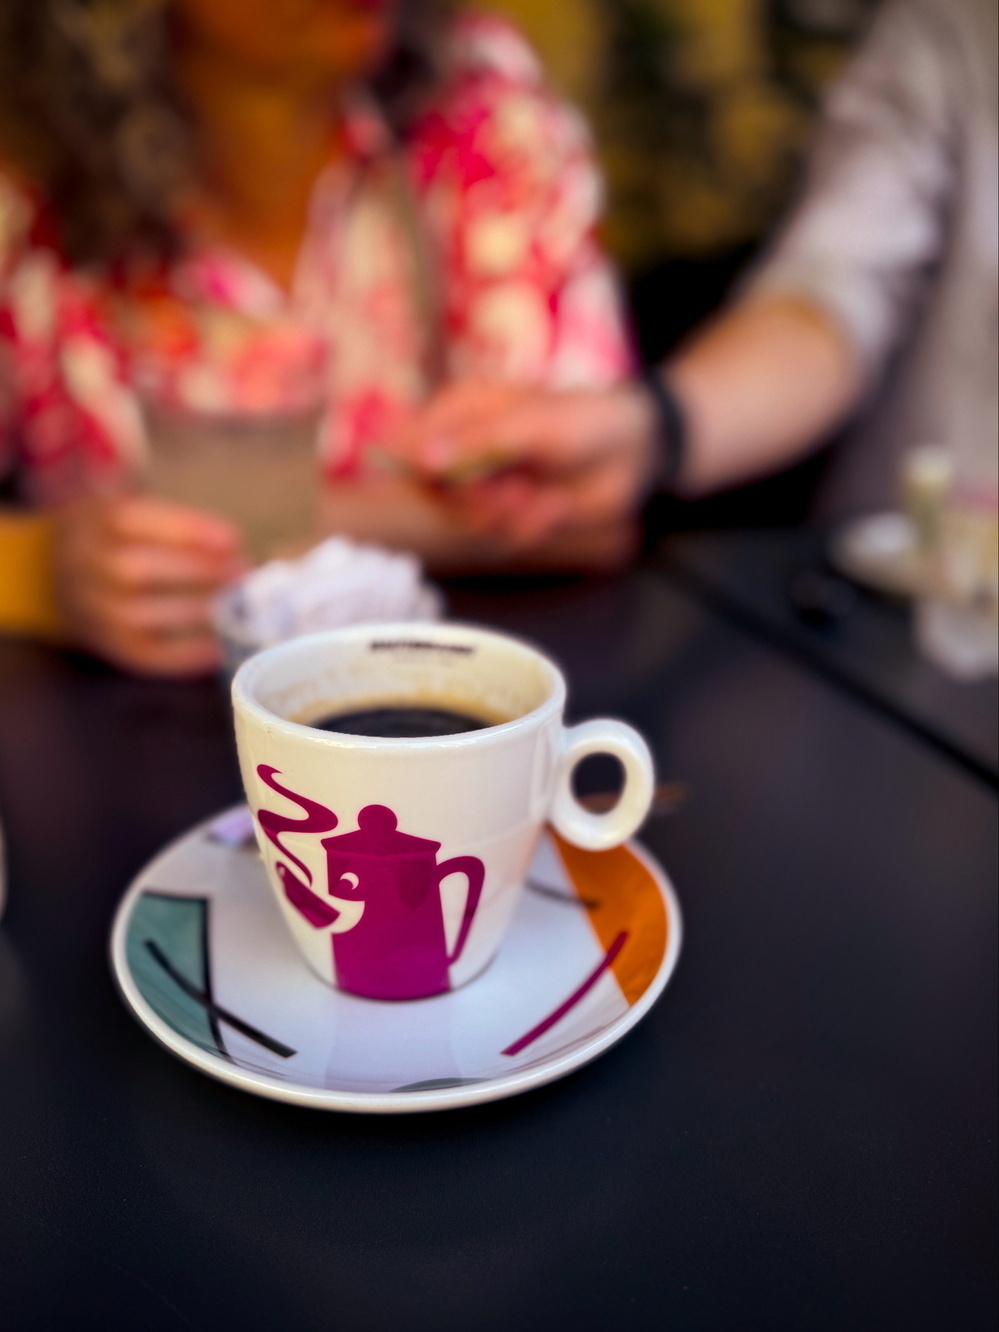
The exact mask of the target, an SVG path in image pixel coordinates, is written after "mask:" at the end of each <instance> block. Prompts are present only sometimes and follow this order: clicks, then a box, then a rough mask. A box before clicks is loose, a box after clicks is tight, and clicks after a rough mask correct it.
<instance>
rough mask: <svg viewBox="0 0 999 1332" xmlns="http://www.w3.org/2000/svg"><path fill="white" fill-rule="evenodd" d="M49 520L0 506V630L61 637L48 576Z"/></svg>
mask: <svg viewBox="0 0 999 1332" xmlns="http://www.w3.org/2000/svg"><path fill="white" fill-rule="evenodd" d="M53 534H54V527H53V522H52V519H51V518H50V517H49V516H48V515H47V514H43V513H26V512H22V511H20V510H16V509H7V510H4V509H2V508H0V632H7V633H18V634H33V635H37V636H39V637H43V638H64V637H65V636H66V630H65V625H64V623H63V619H62V616H61V614H60V613H59V607H58V604H57V602H56V596H55V586H54V583H53V578H52V541H53Z"/></svg>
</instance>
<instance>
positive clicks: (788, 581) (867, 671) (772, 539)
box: [658, 528, 999, 784]
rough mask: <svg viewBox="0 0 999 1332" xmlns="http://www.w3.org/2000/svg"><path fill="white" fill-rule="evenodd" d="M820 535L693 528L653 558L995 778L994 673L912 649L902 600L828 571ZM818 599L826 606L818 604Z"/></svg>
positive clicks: (998, 712)
mask: <svg viewBox="0 0 999 1332" xmlns="http://www.w3.org/2000/svg"><path fill="white" fill-rule="evenodd" d="M827 544H828V542H827V538H826V536H825V534H824V533H822V532H819V531H815V530H811V529H807V528H794V529H791V530H781V529H771V530H761V531H755V532H746V531H735V532H696V533H684V534H682V535H676V536H672V537H670V538H668V539H667V540H666V541H665V542H663V544H662V546H661V548H660V550H659V552H658V558H659V560H660V561H661V562H662V564H663V565H664V567H666V568H668V569H669V570H670V571H671V572H672V573H673V575H674V576H676V577H679V578H681V579H683V581H684V582H685V584H686V585H687V586H688V587H689V588H690V589H692V590H694V591H696V592H697V594H698V595H699V596H701V597H702V598H704V599H706V600H707V601H708V602H709V603H710V604H711V605H713V606H714V608H715V609H716V610H718V611H719V612H720V613H721V614H722V615H724V616H726V617H728V618H730V619H733V620H734V621H737V622H738V623H739V625H740V626H741V627H742V628H743V629H745V630H748V631H749V632H753V633H755V634H756V635H757V636H760V637H762V638H764V639H765V640H766V641H769V642H771V643H773V644H774V645H778V646H782V647H783V648H784V649H785V650H787V651H791V652H793V653H795V654H796V655H798V656H800V657H801V658H802V659H804V660H805V661H807V662H808V663H809V664H810V665H811V666H812V668H813V669H818V670H820V671H821V672H822V673H823V674H824V675H825V676H826V677H827V678H829V679H830V680H832V681H833V682H834V683H836V684H837V685H839V686H840V687H843V688H847V689H848V690H849V691H850V692H851V693H852V694H853V695H854V696H855V697H857V698H858V699H860V700H862V701H865V702H867V703H868V704H869V705H871V706H874V707H877V708H879V709H880V710H881V711H884V712H886V713H887V714H889V715H891V716H893V717H894V718H895V719H896V720H898V721H899V722H901V723H902V724H903V725H907V726H909V727H910V728H911V729H912V730H914V731H916V732H917V733H919V734H920V735H922V737H923V738H924V739H925V740H927V741H928V742H929V743H931V744H934V745H935V746H936V747H937V748H938V749H939V750H940V751H941V752H942V753H945V754H947V755H949V756H950V757H951V758H953V759H954V760H956V761H957V762H960V763H963V764H964V765H965V766H966V767H967V768H969V770H971V771H973V772H977V773H978V774H979V775H980V776H982V777H983V778H984V779H985V780H987V781H991V782H992V783H993V784H996V783H997V782H999V689H997V688H996V681H995V679H994V678H993V679H987V680H982V681H976V682H974V683H970V684H969V683H962V682H959V681H956V680H953V679H951V678H950V677H949V676H947V675H945V674H944V673H943V672H942V671H940V670H939V669H938V668H937V667H936V666H934V665H933V664H932V663H930V662H928V661H925V660H924V659H923V658H922V657H920V656H919V654H918V653H917V652H916V651H915V650H914V648H913V641H912V626H911V623H910V620H911V612H910V608H909V606H908V605H906V604H905V603H904V602H902V601H901V600H896V599H892V598H889V597H886V596H880V595H878V594H877V593H875V592H871V591H868V590H866V589H864V588H861V587H858V586H856V585H854V584H851V583H848V582H847V581H846V580H845V579H843V578H842V577H840V576H839V575H837V574H836V573H835V571H834V570H833V569H832V568H831V566H830V565H829V563H828V562H827V559H826V554H825V552H826V547H827ZM837 602H839V603H840V604H839V605H837V604H836V603H837ZM826 603H831V605H832V606H833V607H835V610H836V613H835V614H827V613H825V612H826Z"/></svg>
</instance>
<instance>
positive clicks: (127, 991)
mask: <svg viewBox="0 0 999 1332" xmlns="http://www.w3.org/2000/svg"><path fill="white" fill-rule="evenodd" d="M250 827H251V825H250V821H249V816H248V814H247V811H246V810H245V807H238V808H236V809H234V810H231V811H228V812H227V813H226V814H225V815H224V816H221V817H220V818H218V819H215V820H209V821H208V822H207V823H205V824H202V825H199V826H198V827H197V828H195V829H193V830H191V831H190V832H189V833H187V834H186V835H185V836H184V837H182V838H180V839H179V840H178V841H176V842H174V843H173V844H172V845H171V846H169V847H167V848H166V849H165V850H164V851H163V852H162V853H161V854H160V855H159V856H157V857H156V859H155V860H153V861H152V862H151V863H150V864H149V865H148V866H147V867H146V868H145V869H144V870H143V871H142V873H141V874H140V875H139V876H138V878H137V879H136V880H135V882H134V883H133V884H132V886H131V887H130V888H129V890H128V892H127V893H126V895H125V897H124V899H123V900H122V903H121V905H120V907H119V909H118V912H117V915H116V917H115V922H114V928H113V931H112V937H111V963H112V969H113V973H114V976H115V979H116V981H117V984H118V987H119V989H120V991H121V994H122V996H123V997H124V999H125V1002H126V1004H127V1006H128V1007H129V1008H130V1009H131V1011H132V1013H133V1014H134V1015H135V1017H136V1018H137V1019H138V1021H139V1022H140V1023H141V1024H142V1025H143V1026H144V1027H146V1028H147V1030H148V1031H149V1032H150V1033H151V1034H152V1035H153V1036H154V1037H155V1038H156V1039H157V1040H158V1041H159V1042H161V1043H162V1044H163V1045H164V1046H165V1047H166V1048H167V1049H168V1050H170V1051H171V1052H172V1053H173V1054H175V1055H177V1056H178V1057H179V1058H181V1059H183V1060H185V1061H186V1062H187V1063H189V1064H192V1065H193V1066H194V1067H195V1068H198V1069H200V1070H201V1071H202V1072H204V1073H208V1074H210V1075H211V1076H212V1077H215V1078H218V1079H220V1080H221V1081H223V1082H227V1083H230V1084H232V1085H234V1086H236V1087H240V1088H242V1089H244V1090H246V1091H249V1092H254V1093H256V1094H257V1095H261V1096H266V1097H270V1098H272V1099H275V1100H279V1101H287V1102H292V1103H294V1104H299V1105H306V1106H313V1107H316V1108H320V1109H328V1110H347V1111H355V1112H369V1113H409V1112H414V1111H424V1110H442V1109H448V1108H453V1107H457V1106H462V1105H472V1104H476V1103H478V1102H482V1101H491V1100H496V1099H499V1098H502V1097H506V1096H513V1095H516V1094H517V1093H519V1092H522V1091H527V1090H528V1089H530V1088H532V1087H537V1086H540V1085H541V1084H543V1083H546V1082H551V1081H553V1080H554V1079H556V1078H560V1077H562V1076H564V1075H565V1074H567V1073H569V1072H571V1071H572V1070H573V1069H575V1068H578V1067H579V1066H580V1065H582V1064H585V1063H587V1062H588V1061H589V1060H591V1059H594V1058H595V1057H596V1056H597V1055H599V1054H601V1053H602V1052H603V1051H604V1050H606V1049H608V1048H609V1047H610V1046H611V1045H613V1044H614V1043H615V1042H616V1041H618V1040H620V1039H621V1037H622V1036H623V1035H624V1034H625V1033H626V1032H627V1031H629V1030H630V1029H631V1028H632V1027H633V1026H634V1025H635V1024H636V1023H637V1022H639V1021H640V1020H641V1018H642V1017H643V1016H644V1015H645V1014H646V1013H647V1012H648V1010H649V1009H650V1008H651V1006H652V1004H653V1003H654V1002H655V1000H656V999H657V997H658V996H659V994H660V993H661V992H662V990H663V987H664V986H665V985H666V982H667V981H668V980H669V977H670V975H671V974H672V972H673V969H674V967H675V965H676V960H677V956H678V954H679V950H680V939H681V922H680V913H679V908H678V906H677V902H676V898H675V896H674V894H673V891H672V889H671V887H670V884H669V881H668V880H667V878H666V876H665V874H664V873H663V871H662V869H661V867H659V866H658V865H657V864H656V862H655V861H654V860H653V859H652V857H651V856H650V855H649V854H648V852H646V851H644V850H642V849H641V848H639V847H636V846H627V847H619V848H616V849H615V850H613V851H608V852H603V853H600V852H596V853H595V852H585V851H580V850H578V849H577V848H574V847H571V846H568V845H567V844H565V843H564V842H560V841H559V839H558V838H557V837H555V836H553V835H552V834H551V833H550V832H549V833H546V834H545V835H544V837H543V838H542V841H541V843H540V845H539V847H538V850H537V853H536V855H535V857H534V859H533V861H532V864H531V867H530V871H529V874H528V887H527V891H525V893H524V894H523V896H522V897H521V898H520V901H519V904H518V906H517V909H516V912H515V915H514V919H513V922H512V925H511V928H510V931H509V933H508V935H507V937H506V939H505V941H504V943H503V946H502V948H501V949H500V951H499V953H498V955H497V957H496V959H495V960H494V962H493V963H492V965H491V966H490V967H489V968H488V969H487V970H486V971H485V973H484V974H483V975H482V976H480V977H479V978H478V979H476V980H474V981H473V982H472V983H471V984H469V985H466V986H464V987H462V988H461V989H459V990H456V991H453V992H450V993H447V994H441V995H437V996H435V997H433V998H430V999H421V1000H415V1001H411V1002H405V1003H385V1002H379V1001H376V1000H370V999H360V998H356V997H354V996H352V995H348V994H344V993H342V992H341V991H338V990H335V989H331V988H330V987H329V986H328V985H326V984H324V983H323V982H322V981H321V980H319V979H318V978H317V977H316V976H315V975H314V974H313V972H311V971H310V970H309V969H308V968H307V967H306V966H305V965H304V964H303V962H302V960H301V957H300V955H299V953H298V952H297V951H296V949H295V948H294V946H293V944H292V941H291V938H290V936H289V934H288V932H287V931H286V930H285V929H284V928H283V926H282V923H281V917H280V914H279V912H278V908H277V905H276V903H275V900H274V896H273V894H272V893H271V892H270V890H269V887H268V884H267V880H266V876H265V873H264V868H263V865H262V863H261V860H260V857H259V855H258V853H257V851H256V848H255V847H254V845H253V844H252V841H248V840H247V838H246V836H245V835H244V834H249V830H250Z"/></svg>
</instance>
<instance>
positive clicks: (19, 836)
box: [0, 570, 996, 1332]
mask: <svg viewBox="0 0 999 1332" xmlns="http://www.w3.org/2000/svg"><path fill="white" fill-rule="evenodd" d="M453 608H454V609H455V611H456V612H457V613H459V614H460V615H462V616H463V617H468V618H476V619H479V620H484V621H488V622H491V623H493V624H496V625H499V626H500V627H506V628H509V629H515V630H517V631H518V632H520V633H522V634H529V635H531V636H533V637H535V638H536V639H538V640H539V641H541V642H542V643H544V644H545V645H547V646H548V647H549V649H550V650H551V651H553V652H554V653H556V654H557V655H558V656H559V657H561V659H562V661H563V662H564V663H565V665H566V666H567V668H568V671H569V675H570V679H571V684H572V688H573V704H574V710H575V711H576V713H577V714H587V713H590V714H593V713H596V712H605V711H610V712H614V713H617V714H619V715H622V716H624V717H626V718H628V719H630V720H632V721H633V722H635V723H636V724H638V725H639V726H641V727H642V728H643V730H644V731H645V733H646V734H647V735H648V736H649V738H650V740H651V741H652V743H653V745H654V747H655V749H656V751H657V755H658V761H659V766H660V771H661V774H662V776H664V777H667V778H675V779H678V780H682V781H683V782H684V783H685V784H686V786H687V788H688V791H689V795H688V798H687V800H686V801H685V803H684V804H683V805H682V806H681V807H680V809H679V810H678V812H676V813H675V814H674V815H672V816H671V817H669V818H664V819H661V820H657V821H652V822H650V823H649V825H648V827H647V831H646V833H645V838H646V840H647V842H648V844H649V846H650V847H651V848H652V849H653V850H654V852H655V853H656V854H657V855H658V856H660V857H661V859H662V860H663V861H664V863H665V864H666V866H667V867H668V869H669V871H670V873H671V875H672V877H673V879H674V881H675V884H676V887H677V890H678V893H679V897H680V900H681V903H682V905H683V909H684V913H685V921H686V938H685V945H684V952H683V956H682V957H681V960H680V965H679V968H678V971H677V973H676V976H675V977H674V979H673V981H672V982H671V984H670V986H669V987H668V989H667V990H666V992H665V994H664V995H663V997H662V999H661V1000H660V1001H659V1003H658V1005H657V1006H656V1007H655V1008H654V1009H653V1011H652V1012H651V1014H650V1015H649V1016H648V1018H647V1019H646V1020H645V1021H644V1022H642V1023H641V1024H640V1025H639V1027H638V1028H636V1030H635V1031H634V1032H632V1033H631V1034H630V1035H629V1036H628V1037H627V1038H626V1039H625V1040H624V1041H622V1042H621V1043H620V1044H619V1045H618V1046H616V1047H615V1048H614V1049H613V1050H611V1051H610V1052H609V1053H607V1054H606V1055H604V1056H603V1057H602V1058H601V1059H599V1060H598V1061H597V1062H595V1063H594V1064H592V1065H590V1066H588V1067H587V1068H585V1069H583V1070H581V1071H579V1072H578V1073H576V1074H574V1075H573V1076H571V1077H569V1078H567V1079H565V1080H563V1081H561V1082H558V1083H555V1084H552V1085H551V1086H549V1087H546V1088H543V1089H541V1090H539V1091H535V1092H533V1093H530V1094H528V1095H526V1096H521V1097H517V1098H514V1099H512V1100H508V1101H501V1102H497V1103H494V1104H491V1105H484V1106H478V1107H474V1108H471V1109H467V1110H461V1111H453V1112H448V1113H445V1114H437V1115H427V1116H406V1117H401V1118H398V1119H395V1118H391V1117H370V1118H369V1117H364V1116H346V1115H335V1114H323V1113H321V1112H317V1111H309V1110H302V1109H297V1108H294V1107H290V1106H286V1105H280V1104H276V1103H273V1102H270V1101H265V1100H259V1099H256V1098H254V1097H251V1096H249V1095H246V1094H243V1093H241V1092H238V1091H236V1090H234V1089H231V1088H228V1087H225V1086H222V1085H220V1084H218V1083H215V1082H212V1081H210V1080H209V1079H207V1078H205V1077H203V1076H201V1075H200V1074H198V1073H196V1072H195V1071H194V1070H192V1069H190V1068H188V1067H186V1066H185V1065H183V1064H182V1063H180V1062H178V1061H176V1060H174V1059H172V1058H171V1057H170V1056H168V1055H167V1054H166V1053H165V1052H164V1051H162V1050H161V1049H160V1048H158V1047H157V1046H156V1045H155V1044H154V1043H153V1041H152V1040H150V1039H149V1037H148V1036H147V1035H146V1034H145V1033H144V1032H143V1031H142V1030H140V1029H139V1027H138V1026H136V1025H135V1024H134V1023H133V1022H132V1020H131V1019H130V1017H129V1016H128V1014H127V1013H126V1012H125V1010H124V1008H123V1006H122V1004H121V1003H120V1002H119V1000H118V998H117V997H116V994H115V992H114V989H113V986H112V982H111V979H110V976H109V973H108V966H107V961H106V946H107V934H108V928H109V925H110V921H111V916H112V913H113V910H114V907H115V904H116V902H117V900H118V898H119V897H120V895H121V893H122V891H123V889H124V888H125V886H126V884H127V883H128V881H129V878H130V877H131V876H132V875H133V874H134V873H135V871H136V870H137V869H138V868H139V867H140V865H141V864H142V863H143V862H144V861H145V860H146V858H147V857H149V856H150V855H151V854H152V853H153V852H155V851H156V850H157V849H158V848H159V847H160V845H161V844H162V843H163V842H164V841H165V840H166V839H167V838H169V837H171V836H173V835H175V834H176V833H178V832H179V831H181V830H183V829H184V828H185V827H186V826H187V825H189V824H190V823H191V822H193V821H194V820H196V819H199V818H201V817H203V816H204V815H206V814H207V813H209V812H210V811H212V810H215V809H217V808H219V807H221V806H223V805H225V804H227V803H229V802H231V801H232V800H234V799H236V798H238V795H239V787H238V779H237V774H236V767H235V761H234V755H233V750H232V745H231V741H230V730H229V720H228V715H227V709H226V704H225V700H224V697H223V695H222V693H221V691H220V690H219V688H218V687H217V686H215V685H214V684H211V683H197V684H162V683H149V682H139V681H135V680H129V679H125V678H122V677H120V676H117V675H115V674H114V673H112V672H111V671H109V670H105V669H104V668H102V667H100V666H97V665H95V664H94V663H90V662H87V661H85V660H83V659H80V658H74V657H71V656H67V655H61V654H58V653H56V652H53V651H50V650H46V649H43V648H41V647H37V646H32V645H29V644H24V643H16V642H6V643H2V644H0V809H2V810H3V815H4V823H5V827H6V831H7V837H8V849H9V866H10V880H11V884H10V887H11V898H10V903H9V907H8V913H7V916H6V919H5V921H4V923H3V926H2V928H0V1068H2V1079H0V1268H2V1269H3V1270H4V1276H3V1278H2V1280H0V1285H2V1290H3V1296H2V1298H3V1310H4V1315H3V1317H4V1326H5V1328H8V1329H11V1332H15V1329H16V1330H18V1332H19V1330H20V1329H22V1328H24V1329H32V1330H34V1329H50V1328H62V1327H66V1328H73V1329H88V1328H91V1327H93V1328H100V1329H102V1332H118V1330H119V1329H129V1330H130V1332H131V1330H132V1329H135V1328H138V1327H141V1328H143V1329H144V1330H145V1332H159V1329H188V1328H198V1329H214V1328H218V1327H228V1326H241V1327H243V1328H246V1329H249V1330H253V1329H273V1328H282V1329H287V1332H299V1330H302V1332H311V1330H312V1329H316V1330H317V1332H318V1330H319V1329H321V1330H322V1332H382V1330H383V1329H385V1330H386V1332H452V1329H453V1330H454V1332H457V1330H458V1329H468V1328H475V1329H476V1330H477V1332H500V1329H502V1330H503V1332H507V1329H509V1328H511V1327H516V1328H518V1329H528V1330H530V1329H550V1328H563V1327H566V1328H568V1327H572V1328H574V1329H600V1330H601V1332H603V1329H606V1328H609V1327H627V1328H643V1329H644V1328H650V1329H651V1328H656V1329H658V1328H661V1327H669V1328H672V1329H687V1328H689V1329H707V1328H710V1329H714V1328H739V1329H766V1330H767V1332H780V1329H796V1330H797V1329H802V1328H809V1329H816V1330H818V1332H821V1329H848V1328H849V1329H852V1328H856V1329H864V1330H865V1332H866V1330H868V1329H874V1328H890V1327H907V1328H909V1329H923V1328H926V1329H930V1328H932V1329H934V1332H938V1330H939V1329H940V1328H943V1327H947V1328H961V1329H977V1328H985V1327H991V1325H992V1322H993V1319H994V1314H995V1252H994V1239H995V1234H994V1213H993V1201H994V1196H993V1167H994V1144H995V1134H994V1120H995V1078H994V1075H995V1057H994V1050H995V1026H996V1021H995V981H996V956H995V934H996V930H995V926H996V893H995V869H996V865H995V860H996V847H995V828H996V802H995V797H994V794H993V792H992V791H991V790H990V789H989V788H988V787H987V786H986V785H985V784H984V783H983V782H981V781H980V780H977V779H976V778H974V777H973V776H972V775H970V774H969V773H968V772H966V771H964V770H962V769H961V768H960V767H959V766H958V765H956V764H955V763H952V762H950V761H947V760H945V759H943V758H942V757H941V756H940V755H939V754H938V753H937V752H936V751H935V750H934V749H933V748H932V747H931V746H929V745H927V744H925V743H924V742H923V741H922V740H921V739H919V738H918V737H917V736H915V735H913V734H912V733H910V732H908V731H907V730H906V729H905V728H903V727H901V726H899V725H897V724H896V723H895V722H893V721H892V720H891V719H889V718H886V717H884V716H882V715H880V714H879V713H878V712H877V711H875V710H873V709H870V708H865V707H862V706H860V705H858V704H857V703H856V702H855V701H854V700H853V699H851V698H849V697H848V696H846V695H845V694H843V693H842V692H840V691H838V690H836V689H835V688H833V687H832V686H831V685H830V684H829V683H827V682H826V681H823V680H821V679H818V678H816V677H815V676H814V674H812V673H811V672H809V670H807V669H806V668H805V667H804V666H803V665H802V664H800V663H798V662H795V661H793V660H791V659H790V658H788V657H787V656H786V655H783V654H782V653H780V652H777V651H775V650H773V649H772V648H770V647H768V646H766V645H764V644H761V643H760V642H757V641H754V639H753V638H752V637H750V636H748V635H746V634H743V633H740V632H739V631H737V630H736V629H734V628H732V627H730V626H729V625H728V624H726V623H725V622H724V621H723V620H722V619H720V618H719V617H717V616H716V615H715V614H714V613H713V612H711V611H710V610H708V609H707V608H705V607H704V606H703V605H702V604H700V603H699V602H698V601H697V600H696V599H695V598H693V597H692V596H690V595H689V594H688V593H687V592H685V591H684V590H683V589H682V588H678V587H677V586H674V585H671V583H670V582H669V581H668V580H667V579H666V578H664V577H663V576H662V575H659V574H656V573H654V572H651V571H648V570H646V571H638V572H635V573H633V574H631V575H629V576H627V577H624V578H622V579H620V580H612V581H609V582H604V583H595V584H576V585H571V584H566V585H557V584H550V585H539V586H536V587H534V588H532V589H524V588H521V589H517V588H514V587H508V588H507V589H505V590H503V589H500V588H495V589H494V590H493V591H492V592H488V593H487V592H485V591H482V590H479V591H476V590H474V589H471V588H464V589H460V590H457V591H456V592H455V594H454V597H453ZM237 1320H238V1321H237Z"/></svg>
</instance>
